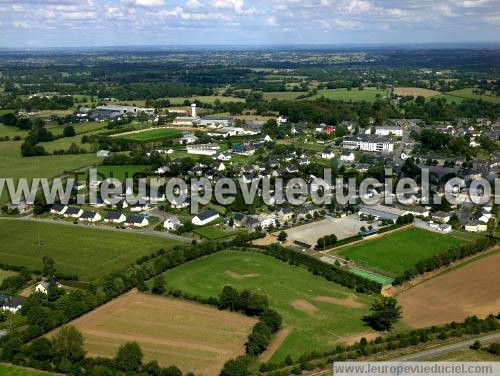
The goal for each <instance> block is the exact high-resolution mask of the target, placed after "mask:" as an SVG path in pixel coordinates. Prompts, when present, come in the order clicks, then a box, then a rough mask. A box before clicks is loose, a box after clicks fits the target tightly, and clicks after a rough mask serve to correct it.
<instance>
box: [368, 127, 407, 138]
mask: <svg viewBox="0 0 500 376" xmlns="http://www.w3.org/2000/svg"><path fill="white" fill-rule="evenodd" d="M375 134H376V135H377V136H390V135H391V134H392V135H394V136H397V137H403V128H401V127H394V126H382V127H376V128H375Z"/></svg>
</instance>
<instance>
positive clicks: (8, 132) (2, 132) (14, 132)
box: [0, 123, 28, 140]
mask: <svg viewBox="0 0 500 376" xmlns="http://www.w3.org/2000/svg"><path fill="white" fill-rule="evenodd" d="M27 135H28V131H21V130H19V128H16V127H9V126H8V125H5V124H3V123H0V137H5V136H7V137H9V138H10V139H11V140H12V139H13V138H14V137H16V136H19V137H21V138H24V137H26V136H27Z"/></svg>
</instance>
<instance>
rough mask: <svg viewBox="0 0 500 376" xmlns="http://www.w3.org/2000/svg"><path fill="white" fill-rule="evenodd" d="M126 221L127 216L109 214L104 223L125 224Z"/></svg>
mask: <svg viewBox="0 0 500 376" xmlns="http://www.w3.org/2000/svg"><path fill="white" fill-rule="evenodd" d="M126 219H127V218H126V217H125V215H124V214H122V213H120V212H107V213H106V216H105V217H104V222H107V223H116V224H119V223H123V222H125V220H126Z"/></svg>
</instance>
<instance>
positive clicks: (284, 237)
mask: <svg viewBox="0 0 500 376" xmlns="http://www.w3.org/2000/svg"><path fill="white" fill-rule="evenodd" d="M287 237H288V234H287V233H286V232H285V231H281V232H280V233H279V235H278V240H279V241H280V242H284V241H285V240H286V238H287Z"/></svg>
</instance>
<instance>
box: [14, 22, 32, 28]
mask: <svg viewBox="0 0 500 376" xmlns="http://www.w3.org/2000/svg"><path fill="white" fill-rule="evenodd" d="M13 25H14V27H15V28H16V29H29V27H30V26H29V25H28V23H26V22H24V21H14V23H13Z"/></svg>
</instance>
